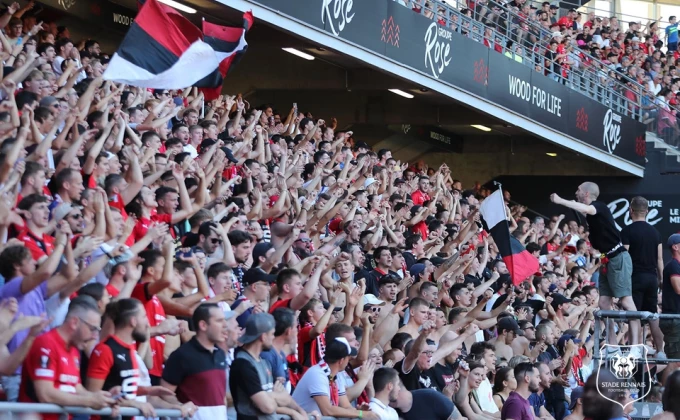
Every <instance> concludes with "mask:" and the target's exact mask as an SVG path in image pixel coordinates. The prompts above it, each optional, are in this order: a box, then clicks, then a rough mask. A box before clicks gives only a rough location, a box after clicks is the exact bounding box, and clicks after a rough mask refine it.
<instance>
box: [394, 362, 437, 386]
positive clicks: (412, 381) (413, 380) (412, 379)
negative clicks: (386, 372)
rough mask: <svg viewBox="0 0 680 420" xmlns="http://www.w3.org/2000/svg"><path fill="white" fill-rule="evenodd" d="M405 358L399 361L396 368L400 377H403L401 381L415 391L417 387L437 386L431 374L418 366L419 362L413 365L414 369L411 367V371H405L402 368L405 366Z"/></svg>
mask: <svg viewBox="0 0 680 420" xmlns="http://www.w3.org/2000/svg"><path fill="white" fill-rule="evenodd" d="M404 360H406V359H404ZM404 360H402V361H401V362H399V363H397V364H396V365H395V366H394V368H395V369H396V370H397V372H399V378H401V381H402V382H403V383H404V386H405V387H406V389H408V390H409V391H413V390H416V389H422V388H434V387H435V385H434V382H433V381H432V379H431V378H430V375H428V372H427V371H426V372H423V371H421V370H420V369H419V368H418V364H417V363H416V364H415V365H414V366H413V369H411V371H410V372H409V373H404V372H403V370H402V368H403V367H404Z"/></svg>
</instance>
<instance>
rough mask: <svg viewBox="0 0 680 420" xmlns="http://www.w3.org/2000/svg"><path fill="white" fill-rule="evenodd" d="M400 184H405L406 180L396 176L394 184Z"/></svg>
mask: <svg viewBox="0 0 680 420" xmlns="http://www.w3.org/2000/svg"><path fill="white" fill-rule="evenodd" d="M401 184H406V181H404V180H403V179H402V178H397V179H395V180H394V185H401Z"/></svg>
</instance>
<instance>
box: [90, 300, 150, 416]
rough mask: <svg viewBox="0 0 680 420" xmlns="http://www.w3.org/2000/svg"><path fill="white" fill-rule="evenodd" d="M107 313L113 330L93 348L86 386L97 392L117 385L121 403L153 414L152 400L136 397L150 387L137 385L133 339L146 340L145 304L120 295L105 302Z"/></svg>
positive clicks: (145, 392)
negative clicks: (146, 400)
mask: <svg viewBox="0 0 680 420" xmlns="http://www.w3.org/2000/svg"><path fill="white" fill-rule="evenodd" d="M106 315H107V317H108V318H109V319H110V320H111V321H112V322H113V325H114V328H115V330H114V333H113V335H111V336H109V338H107V339H106V340H104V341H102V342H101V343H99V344H97V346H96V347H95V348H94V350H93V351H92V355H91V356H90V362H89V364H88V369H87V383H86V385H87V389H88V391H90V392H98V391H101V390H102V389H106V390H108V389H111V388H113V387H116V386H120V387H122V389H121V395H122V398H121V399H120V405H121V406H123V407H134V408H138V409H139V410H141V412H142V414H143V415H144V416H146V417H155V416H156V414H155V412H154V408H153V406H152V405H151V404H149V403H146V402H140V401H137V399H136V398H137V395H138V394H140V395H141V394H144V395H148V394H149V392H148V390H149V388H146V389H145V388H142V387H139V386H138V382H139V366H138V364H137V357H136V356H135V353H136V347H135V343H136V344H138V345H139V344H142V343H144V342H146V341H147V338H148V333H149V320H148V318H147V317H146V310H144V305H142V303H141V302H140V301H138V300H137V299H121V300H118V301H115V302H112V303H110V304H109V305H108V306H107V308H106ZM151 389H153V387H151Z"/></svg>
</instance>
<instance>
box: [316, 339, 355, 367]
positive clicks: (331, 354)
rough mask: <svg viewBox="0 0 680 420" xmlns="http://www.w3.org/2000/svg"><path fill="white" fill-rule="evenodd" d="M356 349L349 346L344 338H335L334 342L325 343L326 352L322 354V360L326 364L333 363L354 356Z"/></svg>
mask: <svg viewBox="0 0 680 420" xmlns="http://www.w3.org/2000/svg"><path fill="white" fill-rule="evenodd" d="M357 353H358V351H357V349H355V348H354V347H352V346H350V345H349V341H347V339H346V338H345V337H336V338H335V340H333V341H331V342H328V343H326V351H325V352H324V360H326V362H327V363H335V362H337V361H338V360H340V359H344V358H345V357H348V356H352V357H354V356H356V355H357Z"/></svg>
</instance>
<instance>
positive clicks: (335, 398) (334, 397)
mask: <svg viewBox="0 0 680 420" xmlns="http://www.w3.org/2000/svg"><path fill="white" fill-rule="evenodd" d="M319 367H320V368H321V370H322V371H323V373H324V374H326V376H328V384H329V385H330V400H331V405H332V406H334V407H338V406H339V405H340V391H339V390H338V384H337V382H336V381H337V379H338V375H333V374H331V368H330V367H329V366H328V365H327V364H326V362H321V363H319Z"/></svg>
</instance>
